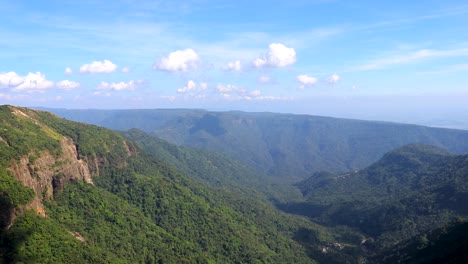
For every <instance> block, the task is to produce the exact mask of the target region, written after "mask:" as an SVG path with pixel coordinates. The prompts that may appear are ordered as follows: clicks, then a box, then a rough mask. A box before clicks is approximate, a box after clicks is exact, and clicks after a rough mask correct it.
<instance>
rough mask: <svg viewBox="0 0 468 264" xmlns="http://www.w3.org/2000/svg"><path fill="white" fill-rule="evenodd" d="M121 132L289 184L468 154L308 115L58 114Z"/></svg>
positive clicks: (383, 128) (418, 129)
mask: <svg viewBox="0 0 468 264" xmlns="http://www.w3.org/2000/svg"><path fill="white" fill-rule="evenodd" d="M51 111H53V112H55V113H57V114H58V115H60V116H64V117H67V118H69V119H72V120H77V121H82V122H89V123H93V124H96V125H101V126H105V127H108V128H111V129H117V130H122V131H124V130H129V129H132V128H138V129H141V130H143V131H145V132H146V133H149V134H150V135H153V136H157V137H159V138H161V139H164V140H167V141H168V142H170V143H172V144H176V145H183V146H190V147H196V148H200V149H206V150H211V151H217V152H221V153H224V154H226V155H227V156H229V157H231V158H234V159H236V160H238V161H241V162H243V163H244V164H246V165H247V166H249V167H251V168H255V169H256V170H257V171H259V172H262V173H263V174H267V175H269V176H271V177H274V179H276V180H279V181H280V182H282V183H284V182H286V183H291V182H296V181H299V180H303V179H306V178H308V177H310V176H311V175H312V174H313V173H314V172H319V171H330V172H333V173H342V172H346V171H353V170H358V169H362V168H364V167H366V166H369V165H370V164H372V163H373V162H375V161H377V160H378V159H379V158H380V157H382V155H383V154H385V153H386V152H388V151H391V150H393V149H396V148H398V147H401V146H404V145H407V144H413V143H423V144H429V145H434V146H438V147H443V148H445V149H447V150H449V151H451V152H454V153H466V152H468V140H467V139H468V131H462V130H450V129H440V128H430V127H423V126H415V125H403V124H394V123H385V122H372V121H359V120H350V119H338V118H328V117H319V116H307V115H290V114H274V113H244V112H233V111H232V112H209V111H203V110H178V109H175V110H60V109H51Z"/></svg>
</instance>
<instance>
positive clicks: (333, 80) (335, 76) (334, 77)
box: [327, 73, 340, 83]
mask: <svg viewBox="0 0 468 264" xmlns="http://www.w3.org/2000/svg"><path fill="white" fill-rule="evenodd" d="M339 80H340V76H339V75H338V74H336V73H334V74H332V75H331V76H330V77H328V79H327V81H328V82H329V83H337V82H338V81H339Z"/></svg>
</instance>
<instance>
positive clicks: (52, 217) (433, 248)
mask: <svg viewBox="0 0 468 264" xmlns="http://www.w3.org/2000/svg"><path fill="white" fill-rule="evenodd" d="M98 112H99V111H98ZM162 112H164V111H162ZM128 113H132V115H133V117H134V120H133V124H136V123H139V122H143V121H144V120H147V118H148V117H151V116H153V115H154V112H153V111H151V110H148V111H143V112H140V111H136V112H131V111H130V112H127V111H119V112H118V114H119V115H120V116H121V117H123V119H122V120H121V121H119V124H120V125H124V121H125V120H126V119H125V118H126V117H127V115H128ZM140 113H144V114H145V115H143V116H140V117H138V115H139V114H140ZM0 115H1V117H2V119H1V121H0V124H1V128H0V151H1V154H2V156H1V163H0V209H1V210H0V219H1V221H2V223H1V227H2V229H1V230H0V262H4V263H63V262H68V263H315V262H318V263H366V262H367V263H402V262H403V263H405V262H409V263H422V262H425V261H426V262H434V261H436V262H437V261H439V260H441V259H443V260H444V261H445V262H448V263H450V261H452V263H456V262H460V261H464V260H466V253H465V252H466V249H467V244H468V243H467V239H466V238H465V237H464V235H463V234H466V221H465V220H463V219H461V220H460V216H466V215H468V207H467V206H466V203H465V201H466V200H467V199H468V179H467V175H468V174H467V172H468V155H454V154H450V153H449V152H447V151H445V150H442V149H440V148H437V147H432V146H428V145H421V144H416V145H408V146H405V147H402V148H399V149H396V150H394V151H391V152H389V153H387V154H385V155H383V157H382V158H381V159H380V160H379V161H377V162H375V163H374V164H372V165H371V166H369V167H367V168H365V169H362V170H359V171H352V172H349V173H342V174H336V173H330V172H317V173H315V174H312V172H314V171H316V170H317V169H319V168H332V169H331V171H335V172H336V171H341V170H343V169H345V168H355V167H359V166H361V165H362V164H366V163H368V162H370V161H371V160H372V159H375V158H376V157H371V156H370V155H369V154H359V153H357V152H356V153H355V151H365V150H366V149H372V151H373V152H372V151H371V153H373V154H376V153H379V152H380V151H383V150H384V149H387V148H389V147H391V146H394V145H399V144H401V143H404V142H405V141H411V140H416V139H419V140H421V141H424V140H429V141H431V140H432V141H433V142H435V143H436V145H445V144H447V145H450V146H452V150H453V148H455V149H457V148H458V149H457V150H459V151H461V150H463V149H464V144H465V143H464V142H466V141H460V142H459V144H458V146H456V147H455V143H454V142H455V141H456V140H458V139H460V138H464V137H465V132H459V131H450V130H432V129H428V128H422V127H413V126H403V127H404V129H406V130H407V131H406V132H404V133H406V134H405V135H404V136H402V134H401V133H400V136H401V137H400V138H399V139H398V140H396V139H395V138H392V137H391V136H389V138H387V139H388V140H389V141H382V139H380V137H375V136H374V137H370V135H371V134H373V133H382V135H383V136H386V135H387V136H388V135H389V134H387V133H390V134H392V133H396V131H402V130H400V128H399V127H398V126H397V125H394V124H386V123H372V122H361V123H359V124H357V123H354V122H355V121H349V120H338V119H326V118H315V117H314V118H312V117H305V116H291V115H280V116H279V117H278V118H272V117H276V116H275V115H273V114H245V113H235V112H231V113H223V114H217V113H214V114H213V113H210V114H207V113H206V112H204V111H195V112H193V111H188V110H178V111H174V112H170V114H169V115H168V116H164V117H161V116H159V117H154V116H153V117H154V118H155V119H154V122H155V123H157V124H158V125H159V126H160V128H158V129H157V131H156V132H155V131H153V135H155V134H158V133H162V134H165V133H166V134H167V135H169V134H170V131H173V132H174V133H172V134H170V135H171V137H172V139H173V140H175V141H178V142H179V143H183V144H187V145H197V146H199V147H202V148H208V149H215V150H219V151H224V150H225V149H229V150H230V151H232V152H231V153H227V154H226V155H224V154H218V153H216V152H210V151H207V150H203V149H193V148H188V147H180V146H175V145H171V144H170V143H168V142H166V141H164V140H161V139H158V138H156V137H154V136H150V135H148V134H145V133H144V132H142V131H140V130H136V129H132V130H129V131H127V132H121V133H118V132H115V131H110V130H108V129H104V128H101V127H97V126H93V125H87V124H84V123H75V122H71V121H67V120H65V119H61V118H58V117H56V116H54V115H52V114H49V113H47V112H42V111H32V110H29V109H25V108H16V107H11V106H4V107H0ZM98 116H99V115H98ZM101 117H102V116H101ZM182 117H183V118H182ZM188 117H189V118H188ZM112 120H113V119H112V118H111V119H109V120H108V121H109V122H111V121H112ZM120 122H122V123H120ZM356 122H357V121H356ZM150 127H151V124H146V127H145V128H146V129H148V128H150ZM162 127H164V128H162ZM181 128H183V129H181ZM338 128H340V129H344V130H346V131H348V132H347V133H349V134H347V135H344V136H343V135H341V134H339V133H338V132H337V129H338ZM180 129H181V130H180ZM359 129H362V131H364V132H362V131H361V132H360V133H361V134H359V133H358V130H359ZM386 129H389V131H387V130H386ZM366 131H367V132H366ZM382 131H383V132H382ZM366 133H367V134H366ZM357 134H359V135H361V136H362V137H363V138H360V137H357ZM354 136H356V138H354V139H352V138H353V137H354ZM259 137H261V138H262V140H259ZM367 137H370V138H367ZM66 138H68V139H71V140H72V141H73V143H74V144H76V149H77V152H78V155H77V157H76V158H77V159H80V160H82V161H84V162H86V163H87V164H88V166H89V168H90V170H91V172H92V174H93V182H94V184H87V183H84V182H82V181H77V180H70V181H68V182H66V183H64V184H63V185H60V186H59V188H57V189H54V190H53V191H54V195H53V199H51V200H47V201H44V203H45V204H44V205H45V208H46V214H47V216H48V217H46V218H44V217H40V216H38V215H36V214H35V213H34V212H33V211H29V210H27V209H26V208H28V206H26V204H27V203H28V202H29V201H31V199H32V198H33V197H34V191H33V190H31V189H29V188H26V187H24V186H23V185H22V184H21V183H20V182H19V181H17V180H16V179H15V177H13V175H12V174H11V172H10V171H9V170H8V167H9V166H11V165H12V164H13V162H15V161H18V160H19V159H20V158H27V159H28V160H27V161H28V162H29V163H30V164H34V163H35V162H36V161H37V157H38V153H40V152H41V151H49V152H50V153H52V154H53V155H55V156H57V157H59V155H60V154H61V144H60V140H64V139H66ZM240 139H245V142H244V141H241V140H240ZM312 139H314V140H312ZM355 140H357V141H355ZM365 140H369V141H368V142H367V144H378V143H379V142H380V143H382V146H380V145H378V146H376V145H365V144H364V143H361V141H365ZM416 141H417V140H416ZM332 142H334V143H333V144H332ZM222 144H225V145H222ZM330 144H331V145H330ZM220 146H222V148H220ZM246 146H248V147H246ZM351 146H353V147H351ZM304 148H306V149H304ZM265 151H266V152H265ZM301 151H302V152H301ZM266 153H267V154H266ZM351 153H354V154H353V155H355V156H353V157H354V158H352V159H350V158H349V155H351ZM299 154H301V155H302V156H301V157H300V158H299V157H298V155H299ZM229 155H231V156H235V157H239V156H237V155H241V156H242V157H243V158H244V159H249V164H250V165H252V164H257V165H256V168H257V169H260V170H262V171H264V172H266V173H268V174H270V176H271V175H275V176H281V177H283V176H284V177H286V178H283V180H286V181H290V180H292V179H294V178H303V177H304V176H305V175H306V174H309V175H312V176H311V177H309V178H307V179H306V180H303V181H301V182H299V183H297V184H296V185H295V186H290V185H287V184H281V185H279V184H278V183H276V184H275V183H273V182H272V181H271V179H270V178H269V177H268V176H266V175H265V174H263V173H258V172H256V171H254V170H253V169H251V168H250V167H249V166H248V165H245V164H243V163H241V162H240V161H232V160H231V159H230V158H229ZM333 155H335V156H333ZM332 156H333V157H332ZM59 158H60V157H59ZM58 160H60V159H58ZM239 160H242V159H241V158H239ZM306 160H308V161H306ZM270 162H271V164H273V165H272V166H270V165H271V164H270ZM334 163H336V164H335V165H336V166H335V167H334V166H333V164H334ZM268 164H270V165H268ZM317 164H321V165H320V166H318V167H315V166H316V165H317ZM62 165H63V164H61V163H60V162H57V163H56V164H54V169H58V168H60V166H62ZM58 171H59V170H58ZM296 173H297V174H296ZM28 175H29V174H28ZM59 175H60V174H57V176H55V177H56V179H59V178H60V177H59ZM296 176H297V177H296ZM27 177H29V176H27ZM34 177H39V176H34ZM54 179H55V178H54ZM22 180H24V179H22ZM35 188H36V187H35ZM54 188H56V187H54ZM42 192H44V190H42ZM36 195H38V194H36ZM39 196H40V194H39ZM35 201H37V200H35ZM272 202H273V203H275V205H276V208H275V206H273V205H272ZM286 212H287V213H286ZM15 217H16V219H15V220H14V222H13V225H11V226H10V224H11V223H12V222H11V220H12V219H14V218H15ZM451 243H456V246H451V247H450V246H449V245H450V244H451Z"/></svg>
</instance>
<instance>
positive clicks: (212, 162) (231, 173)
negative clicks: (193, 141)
mask: <svg viewBox="0 0 468 264" xmlns="http://www.w3.org/2000/svg"><path fill="white" fill-rule="evenodd" d="M122 134H123V135H124V137H125V138H126V139H128V140H131V141H133V142H135V143H137V144H138V145H139V146H140V147H141V148H142V149H144V150H145V151H146V152H147V153H149V154H151V155H153V156H154V157H156V158H157V159H160V160H162V161H163V162H165V163H167V164H170V165H171V166H173V167H174V168H177V169H178V170H179V171H182V172H184V173H185V174H186V175H188V176H190V177H191V178H193V179H195V180H197V181H199V182H202V183H206V184H208V185H210V186H214V187H219V188H222V189H224V190H226V189H228V190H233V189H235V190H236V191H238V192H241V193H243V194H244V195H246V194H247V195H253V194H258V195H259V196H262V195H263V196H265V197H266V198H267V199H271V200H275V201H289V200H296V199H299V198H300V197H301V194H300V192H298V190H297V189H296V188H294V187H293V186H290V185H282V184H277V183H274V182H273V181H271V179H270V178H269V177H268V176H266V175H263V174H262V173H260V172H257V171H255V170H254V169H251V168H249V167H247V166H245V165H244V164H242V163H241V162H239V161H236V160H233V159H230V158H228V157H226V156H225V155H224V154H222V153H217V152H211V151H206V150H203V149H195V148H188V147H180V146H176V145H173V144H170V143H168V142H167V141H164V140H162V139H159V138H157V137H154V136H150V135H148V134H146V133H144V132H143V131H141V130H138V129H131V130H129V131H126V132H122ZM259 198H260V197H259Z"/></svg>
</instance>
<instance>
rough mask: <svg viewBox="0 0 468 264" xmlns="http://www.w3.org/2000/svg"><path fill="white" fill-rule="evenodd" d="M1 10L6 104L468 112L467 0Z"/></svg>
mask: <svg viewBox="0 0 468 264" xmlns="http://www.w3.org/2000/svg"><path fill="white" fill-rule="evenodd" d="M0 12H1V14H2V16H0V34H1V36H2V37H1V39H0V62H1V63H0V103H2V104H15V105H23V106H45V107H65V108H174V107H184V108H205V109H214V110H229V109H236V110H247V111H276V112H293V113H309V114H320V115H332V116H343V117H354V118H371V119H391V118H389V117H390V116H391V115H394V116H397V117H398V116H399V115H405V112H407V111H412V112H413V113H414V114H416V115H421V116H424V115H427V114H429V115H434V114H436V113H438V114H439V115H441V116H440V118H444V116H446V117H450V115H456V114H458V115H460V114H462V113H463V111H467V112H468V108H467V107H466V103H465V102H468V74H467V73H468V28H467V27H466V25H468V4H467V3H466V1H332V0H330V1H327V0H309V1H301V0H294V1H243V0H241V1H182V0H181V1H154V0H153V1H144V0H140V1H136V0H135V1H134V0H113V1H97V0H83V1H55V0H50V1H24V0H17V1H8V2H6V3H2V5H0ZM465 99H467V100H465ZM400 112H401V113H400ZM441 113H443V115H442V114H441ZM438 118H439V117H438ZM397 119H398V118H394V119H392V120H397ZM400 119H402V120H403V119H404V118H403V117H401V116H400ZM467 120H468V119H467ZM403 121H404V120H403Z"/></svg>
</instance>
